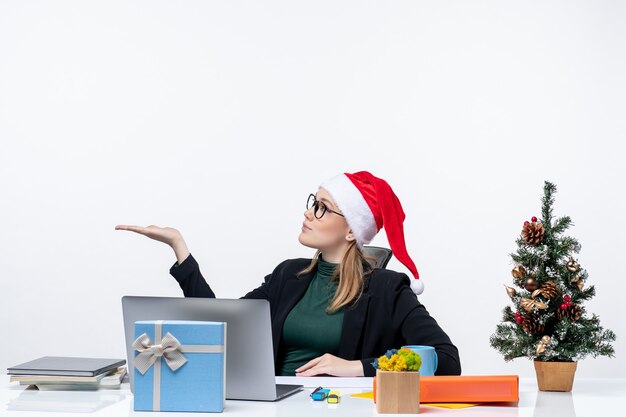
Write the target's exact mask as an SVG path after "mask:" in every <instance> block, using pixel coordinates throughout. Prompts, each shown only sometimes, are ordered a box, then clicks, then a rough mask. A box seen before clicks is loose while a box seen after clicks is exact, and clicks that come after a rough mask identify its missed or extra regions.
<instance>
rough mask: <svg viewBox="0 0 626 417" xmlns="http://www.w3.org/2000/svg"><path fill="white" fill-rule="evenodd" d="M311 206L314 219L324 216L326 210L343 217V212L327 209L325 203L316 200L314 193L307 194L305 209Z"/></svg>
mask: <svg viewBox="0 0 626 417" xmlns="http://www.w3.org/2000/svg"><path fill="white" fill-rule="evenodd" d="M311 208H313V209H314V210H313V215H314V216H315V218H316V219H321V218H322V217H324V214H326V212H327V211H330V212H331V213H333V214H336V215H338V216H341V217H343V214H341V213H339V212H338V211H335V210H331V209H329V208H328V207H326V204H324V203H322V202H321V201H318V200H317V198H316V197H315V194H309V198H308V200H307V201H306V209H307V210H309V209H311Z"/></svg>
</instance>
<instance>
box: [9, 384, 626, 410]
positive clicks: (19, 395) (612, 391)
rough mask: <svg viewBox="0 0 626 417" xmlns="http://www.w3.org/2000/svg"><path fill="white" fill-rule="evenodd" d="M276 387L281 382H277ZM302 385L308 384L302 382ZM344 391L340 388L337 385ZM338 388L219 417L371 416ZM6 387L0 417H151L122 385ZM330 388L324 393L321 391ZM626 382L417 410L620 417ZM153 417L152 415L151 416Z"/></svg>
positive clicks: (231, 406) (528, 391)
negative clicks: (319, 396)
mask: <svg viewBox="0 0 626 417" xmlns="http://www.w3.org/2000/svg"><path fill="white" fill-rule="evenodd" d="M280 382H285V381H284V380H281V381H280ZM305 384H306V385H311V384H313V382H310V381H306V382H305ZM342 385H346V384H342ZM354 385H361V386H360V387H350V388H349V387H342V388H339V391H340V393H341V395H342V397H341V401H340V403H339V404H328V403H326V402H317V401H312V400H311V399H310V398H309V393H310V392H311V390H312V389H311V388H305V389H304V390H303V391H301V392H299V393H297V394H295V395H293V396H291V397H288V398H285V399H283V400H281V401H277V402H256V401H231V400H227V401H226V408H225V409H224V412H225V413H227V414H228V415H237V416H285V417H294V416H296V417H307V416H322V415H328V416H368V415H376V414H377V413H376V409H375V408H374V404H373V402H372V400H368V399H363V398H354V397H351V396H350V394H351V393H358V392H365V391H371V389H367V388H366V387H363V386H362V385H363V384H362V382H361V383H360V384H354ZM24 388H25V387H24V386H20V385H19V384H18V383H10V382H9V378H8V376H5V377H4V379H2V380H1V382H0V416H3V417H4V416H7V417H13V416H19V417H25V416H29V417H30V416H33V417H37V416H47V417H60V416H64V415H67V416H72V417H75V416H79V415H81V414H85V415H92V416H113V417H115V416H146V415H149V414H152V413H145V412H135V411H133V395H132V394H131V392H130V388H129V386H128V383H124V384H122V388H121V389H119V390H99V391H37V390H25V389H24ZM325 388H330V387H325ZM625 402H626V379H621V378H620V379H582V378H577V379H576V380H575V382H574V389H573V390H572V392H571V393H555V392H539V391H538V390H537V384H536V381H535V380H534V379H520V401H519V403H518V404H513V405H490V406H476V407H471V408H466V409H460V410H448V409H443V408H435V407H429V406H424V405H422V406H421V407H420V414H430V415H435V414H439V415H441V414H448V415H456V416H463V417H467V416H487V417H498V416H506V417H511V416H533V417H561V416H563V417H569V416H581V417H582V416H585V417H587V416H589V417H593V416H615V415H624V414H623V413H624V411H623V410H624V403H625ZM159 414H161V415H166V416H167V417H191V416H194V415H206V414H203V413H198V414H196V413H159ZM155 415H156V414H155Z"/></svg>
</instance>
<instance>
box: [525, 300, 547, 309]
mask: <svg viewBox="0 0 626 417" xmlns="http://www.w3.org/2000/svg"><path fill="white" fill-rule="evenodd" d="M520 305H521V306H522V308H523V309H524V310H526V311H531V310H532V309H533V308H538V309H539V310H545V309H546V308H548V305H547V304H546V303H542V302H541V301H537V300H533V299H530V298H522V299H520Z"/></svg>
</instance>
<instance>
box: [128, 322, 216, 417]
mask: <svg viewBox="0 0 626 417" xmlns="http://www.w3.org/2000/svg"><path fill="white" fill-rule="evenodd" d="M225 348H226V323H217V322H209V321H176V320H151V321H136V322H135V341H134V342H133V349H134V350H135V358H134V365H135V371H134V372H135V374H134V379H135V385H134V393H135V407H134V408H135V411H192V412H193V411H195V412H222V411H223V410H224V400H225V364H226V360H225V357H224V355H225V351H226V349H225Z"/></svg>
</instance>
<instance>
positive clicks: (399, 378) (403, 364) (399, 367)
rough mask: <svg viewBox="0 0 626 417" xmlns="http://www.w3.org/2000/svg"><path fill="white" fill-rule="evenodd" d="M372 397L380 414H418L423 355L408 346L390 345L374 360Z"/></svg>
mask: <svg viewBox="0 0 626 417" xmlns="http://www.w3.org/2000/svg"><path fill="white" fill-rule="evenodd" d="M372 366H374V368H376V377H375V378H374V401H375V402H376V411H378V412H379V413H381V414H417V413H419V407H420V374H419V370H420V367H421V366H422V358H421V357H420V355H419V354H417V353H415V352H413V351H412V350H411V349H407V348H402V349H400V350H396V349H392V350H389V351H387V353H385V354H384V355H383V356H381V357H379V358H378V359H376V360H374V362H373V363H372Z"/></svg>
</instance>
